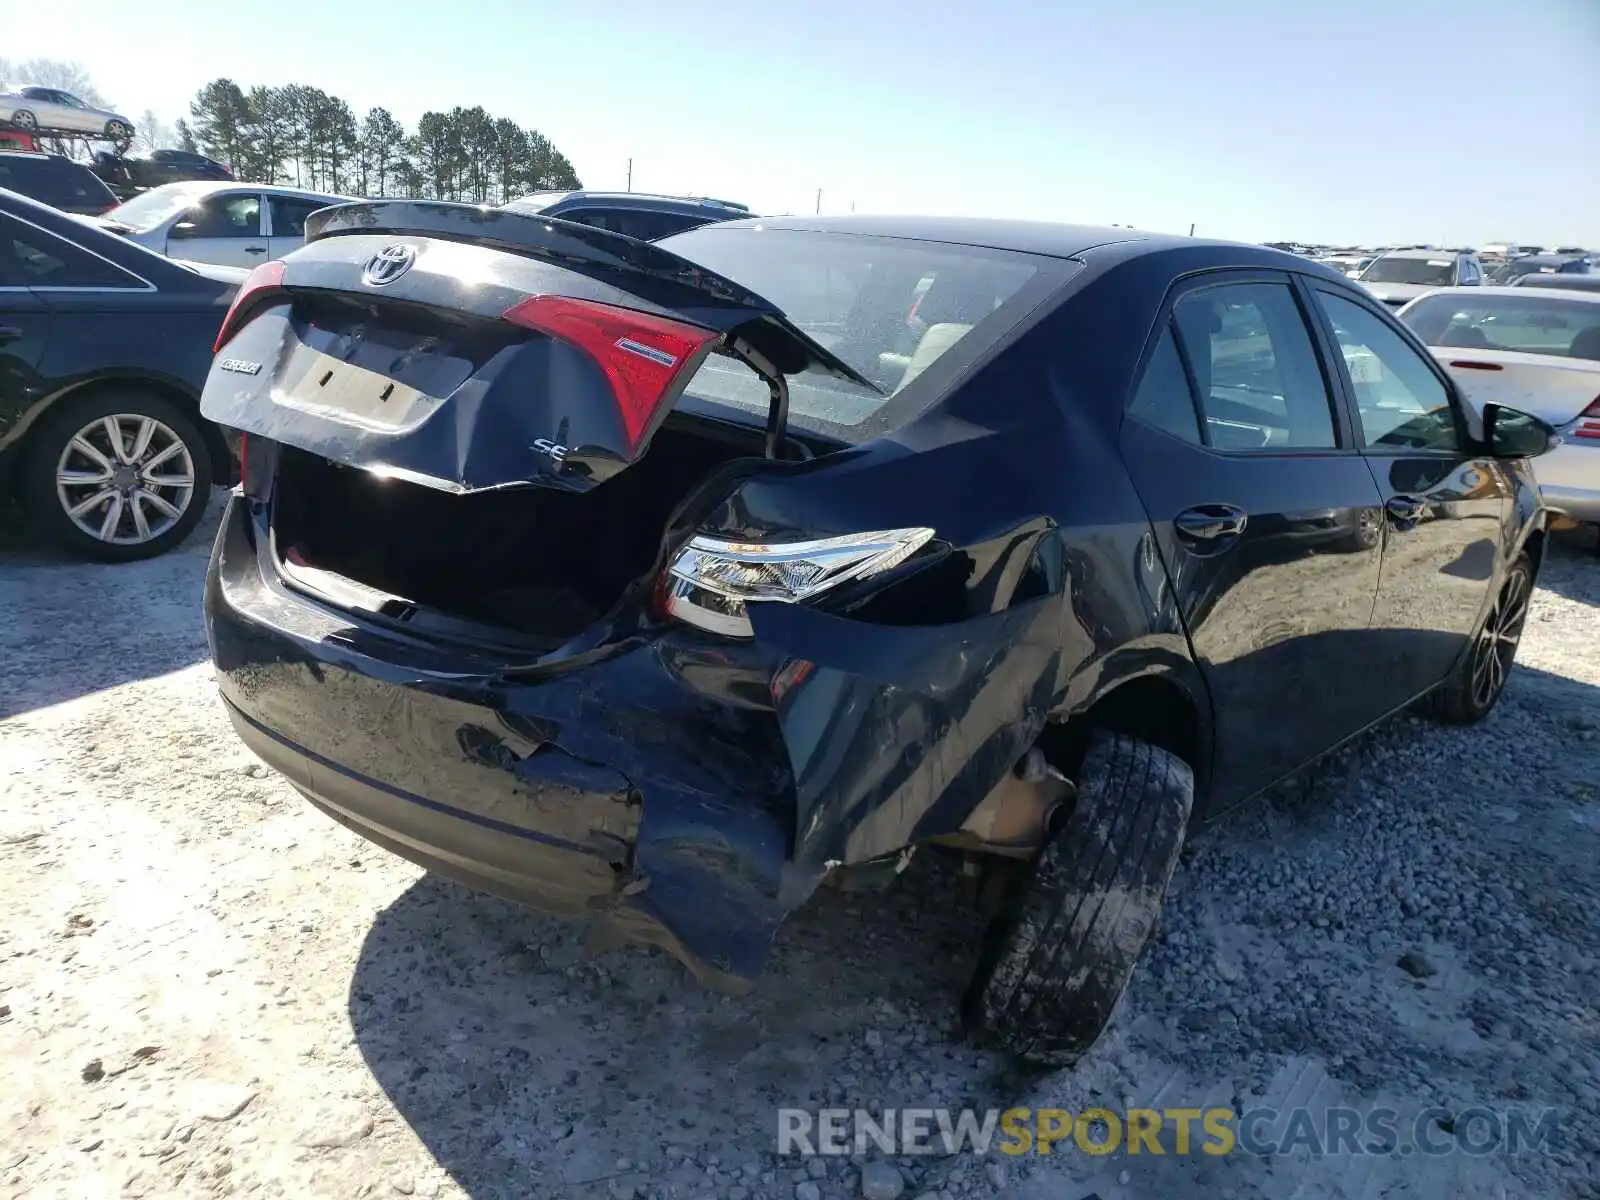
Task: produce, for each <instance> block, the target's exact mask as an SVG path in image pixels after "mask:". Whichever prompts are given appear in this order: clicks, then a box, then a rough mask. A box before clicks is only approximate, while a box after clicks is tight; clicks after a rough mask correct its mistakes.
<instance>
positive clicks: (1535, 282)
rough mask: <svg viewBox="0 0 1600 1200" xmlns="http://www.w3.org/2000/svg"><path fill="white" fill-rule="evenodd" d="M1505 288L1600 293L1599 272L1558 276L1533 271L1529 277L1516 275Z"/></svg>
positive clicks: (1567, 273)
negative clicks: (1554, 289) (1555, 289)
mask: <svg viewBox="0 0 1600 1200" xmlns="http://www.w3.org/2000/svg"><path fill="white" fill-rule="evenodd" d="M1506 286H1507V287H1523V288H1560V289H1561V290H1562V291H1567V292H1600V271H1587V272H1585V273H1583V274H1581V275H1580V274H1575V273H1572V272H1561V273H1559V274H1548V275H1547V274H1544V273H1543V272H1539V271H1535V272H1534V273H1532V274H1529V275H1518V276H1517V277H1516V278H1515V279H1513V280H1512V281H1511V282H1510V283H1508V284H1507V285H1506Z"/></svg>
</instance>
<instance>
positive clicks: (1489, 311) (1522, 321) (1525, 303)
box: [1405, 290, 1600, 359]
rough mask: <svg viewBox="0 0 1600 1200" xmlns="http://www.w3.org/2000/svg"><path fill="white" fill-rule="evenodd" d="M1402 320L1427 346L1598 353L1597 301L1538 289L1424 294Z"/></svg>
mask: <svg viewBox="0 0 1600 1200" xmlns="http://www.w3.org/2000/svg"><path fill="white" fill-rule="evenodd" d="M1405 322H1406V324H1407V325H1409V326H1411V329H1412V331H1413V332H1414V333H1415V334H1416V335H1417V336H1418V337H1419V338H1421V339H1422V340H1423V341H1424V342H1426V343H1427V344H1428V345H1430V346H1449V347H1454V348H1458V349H1463V350H1514V351H1517V352H1518V353H1521V354H1548V355H1552V356H1554V357H1557V358H1584V359H1597V358H1600V303H1590V302H1586V301H1583V300H1567V299H1564V298H1561V297H1556V296H1540V295H1539V293H1538V292H1537V291H1536V290H1530V291H1527V292H1525V293H1523V294H1521V295H1515V296H1510V295H1508V296H1485V295H1483V294H1481V293H1479V294H1475V295H1472V296H1471V297H1470V298H1467V299H1463V298H1461V297H1459V296H1455V295H1449V294H1444V295H1438V296H1428V297H1425V298H1423V299H1421V300H1418V301H1417V302H1416V303H1415V304H1413V305H1411V306H1410V307H1409V308H1407V309H1406V313H1405Z"/></svg>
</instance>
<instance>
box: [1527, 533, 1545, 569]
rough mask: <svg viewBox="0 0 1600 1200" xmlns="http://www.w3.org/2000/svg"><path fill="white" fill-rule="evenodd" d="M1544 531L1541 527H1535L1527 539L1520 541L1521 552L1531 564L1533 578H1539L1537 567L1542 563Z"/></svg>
mask: <svg viewBox="0 0 1600 1200" xmlns="http://www.w3.org/2000/svg"><path fill="white" fill-rule="evenodd" d="M1544 533H1545V531H1544V530H1543V529H1535V530H1534V531H1533V532H1532V533H1530V534H1529V535H1528V540H1527V541H1525V542H1523V543H1522V552H1523V553H1524V554H1526V555H1527V556H1528V561H1529V562H1530V563H1532V564H1533V578H1534V580H1535V582H1537V581H1538V578H1539V568H1540V567H1542V566H1543V565H1544Z"/></svg>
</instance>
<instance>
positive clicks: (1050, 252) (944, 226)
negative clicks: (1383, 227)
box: [719, 215, 1309, 262]
mask: <svg viewBox="0 0 1600 1200" xmlns="http://www.w3.org/2000/svg"><path fill="white" fill-rule="evenodd" d="M719 228H728V229H738V228H746V229H757V228H764V229H794V230H801V231H808V232H813V233H846V234H859V235H863V236H872V237H898V238H908V239H912V240H915V241H923V242H949V243H951V244H953V245H958V246H976V247H983V248H986V249H990V250H1013V251H1017V252H1018V253H1022V254H1042V255H1047V256H1049V257H1052V258H1072V257H1075V256H1076V255H1079V254H1082V253H1083V252H1084V251H1086V250H1089V249H1092V248H1093V247H1096V246H1106V245H1111V244H1114V243H1130V244H1132V243H1142V244H1143V248H1146V249H1150V250H1156V249H1166V248H1169V247H1173V246H1205V245H1226V246H1233V245H1241V244H1242V243H1235V242H1222V241H1216V240H1212V239H1206V238H1186V237H1179V236H1176V235H1173V234H1162V233H1149V232H1145V231H1143V230H1137V229H1122V228H1117V227H1107V226H1100V225H1068V224H1063V223H1058V222H1054V221H1013V220H1008V219H1004V218H999V217H925V216H859V215H851V216H837V217H753V218H748V219H746V220H740V221H727V222H724V223H723V224H722V225H721V226H719ZM1253 249H1257V250H1260V251H1261V252H1262V253H1263V254H1281V255H1283V256H1284V257H1285V258H1286V259H1297V260H1298V256H1296V255H1292V254H1289V253H1288V252H1286V251H1282V250H1272V249H1269V248H1267V247H1264V246H1257V247H1253ZM1298 261H1303V262H1308V261H1309V260H1298Z"/></svg>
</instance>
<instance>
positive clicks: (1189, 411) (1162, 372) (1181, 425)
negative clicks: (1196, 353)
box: [1128, 325, 1201, 444]
mask: <svg viewBox="0 0 1600 1200" xmlns="http://www.w3.org/2000/svg"><path fill="white" fill-rule="evenodd" d="M1128 415H1129V416H1132V417H1137V418H1139V420H1141V421H1143V422H1144V423H1145V424H1146V425H1154V426H1155V427H1156V428H1157V429H1162V430H1165V431H1166V432H1167V433H1170V434H1172V435H1173V436H1174V437H1180V438H1182V439H1183V440H1184V441H1186V442H1194V443H1196V444H1199V442H1200V441H1201V436H1200V420H1199V418H1198V417H1197V416H1196V414H1195V410H1194V396H1193V394H1192V393H1191V392H1190V391H1189V377H1188V376H1187V375H1185V374H1184V371H1183V360H1182V359H1180V358H1179V357H1178V343H1177V341H1176V340H1175V339H1174V337H1173V333H1172V327H1171V326H1170V325H1168V326H1167V328H1166V329H1164V330H1163V331H1162V333H1161V340H1160V341H1159V342H1157V343H1156V349H1155V353H1154V354H1152V355H1151V356H1150V362H1149V363H1148V364H1147V365H1146V366H1145V369H1144V377H1143V378H1142V379H1141V380H1140V381H1139V387H1138V390H1137V391H1135V392H1134V394H1133V403H1132V404H1130V405H1128Z"/></svg>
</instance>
